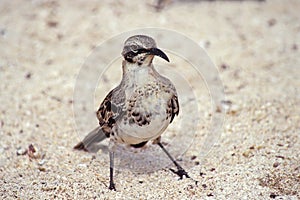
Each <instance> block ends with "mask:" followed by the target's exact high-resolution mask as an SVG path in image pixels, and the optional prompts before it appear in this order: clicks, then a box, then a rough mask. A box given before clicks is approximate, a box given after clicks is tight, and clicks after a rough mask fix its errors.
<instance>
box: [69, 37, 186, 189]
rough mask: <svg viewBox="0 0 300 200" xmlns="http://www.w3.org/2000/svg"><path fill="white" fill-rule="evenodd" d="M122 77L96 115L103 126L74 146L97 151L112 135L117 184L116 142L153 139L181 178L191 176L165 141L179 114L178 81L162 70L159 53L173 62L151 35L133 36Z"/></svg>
mask: <svg viewBox="0 0 300 200" xmlns="http://www.w3.org/2000/svg"><path fill="white" fill-rule="evenodd" d="M121 55H122V56H123V61H122V72H123V73H122V80H121V82H120V84H119V85H118V86H117V87H115V88H114V89H112V90H111V91H110V92H109V93H108V94H107V96H106V97H105V98H104V100H103V101H102V103H101V104H100V107H99V109H98V111H97V112H96V116H97V118H98V120H99V126H98V127H96V128H95V129H94V130H92V131H91V132H90V133H89V134H88V135H87V136H86V137H85V138H84V139H83V140H82V141H81V142H79V143H78V144H77V145H75V146H74V149H77V150H84V151H97V150H99V148H98V147H97V146H96V145H97V144H98V143H99V142H101V141H102V140H104V139H106V138H109V145H108V146H109V147H108V149H109V159H110V177H109V178H110V180H109V189H110V190H116V187H115V183H114V177H113V173H114V155H115V152H114V150H115V146H116V144H118V143H120V144H126V145H130V146H131V147H134V148H142V147H144V146H145V145H146V144H147V143H148V142H149V141H152V143H153V144H157V145H158V146H159V147H160V148H161V149H162V150H163V152H165V153H166V155H167V156H168V157H169V158H170V160H171V161H172V162H173V163H174V165H175V166H176V168H177V171H176V170H174V169H170V170H171V171H172V172H174V173H175V174H177V175H178V176H179V177H180V179H182V178H183V177H184V176H185V177H187V178H190V176H189V175H188V173H187V172H186V170H184V169H183V168H182V167H181V166H180V165H179V164H178V163H177V161H176V160H175V159H174V158H173V157H172V156H171V155H170V153H169V152H168V151H167V149H166V148H165V147H164V145H163V144H162V143H161V135H162V133H163V132H164V131H165V130H166V129H167V127H168V125H169V124H170V123H172V122H173V120H174V117H175V116H177V115H178V114H179V101H178V95H177V91H176V88H175V86H174V84H173V83H172V82H171V81H170V80H169V79H168V78H166V77H164V76H162V75H161V74H159V73H158V71H157V70H156V69H155V67H154V65H153V62H152V61H153V59H154V57H155V56H158V57H160V58H162V59H164V60H166V61H167V62H169V61H170V60H169V58H168V56H167V55H166V54H165V53H164V52H163V51H162V50H160V49H159V48H157V45H156V42H155V40H154V39H153V38H152V37H150V36H147V35H133V36H131V37H129V38H128V39H127V40H126V41H125V43H124V47H123V51H122V53H121Z"/></svg>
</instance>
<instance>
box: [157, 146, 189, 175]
mask: <svg viewBox="0 0 300 200" xmlns="http://www.w3.org/2000/svg"><path fill="white" fill-rule="evenodd" d="M157 144H158V146H160V148H161V149H162V150H163V151H164V152H165V153H166V154H167V156H168V157H169V158H170V160H171V161H172V162H173V163H174V165H175V166H176V167H177V171H175V170H174V169H170V170H171V171H172V172H173V173H175V174H177V175H178V176H179V177H180V179H182V178H183V176H185V177H187V178H191V177H190V176H189V175H188V173H187V172H186V171H185V170H184V169H183V168H182V167H181V166H180V165H179V164H178V163H177V162H176V160H175V159H174V158H173V157H172V156H171V155H170V153H169V152H168V151H167V150H166V149H165V147H164V146H163V145H162V143H160V142H157Z"/></svg>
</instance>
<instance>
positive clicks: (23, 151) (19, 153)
mask: <svg viewBox="0 0 300 200" xmlns="http://www.w3.org/2000/svg"><path fill="white" fill-rule="evenodd" d="M25 154H27V149H24V148H21V147H20V148H18V149H17V156H23V155H25Z"/></svg>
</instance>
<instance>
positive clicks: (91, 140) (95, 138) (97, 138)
mask: <svg viewBox="0 0 300 200" xmlns="http://www.w3.org/2000/svg"><path fill="white" fill-rule="evenodd" d="M105 138H107V137H106V135H105V134H104V133H103V131H102V130H101V128H100V127H97V128H95V129H94V130H92V131H91V132H90V133H89V134H88V135H87V136H86V137H85V138H84V139H83V140H82V141H81V142H79V143H78V144H77V145H75V146H74V147H73V148H74V149H77V150H83V151H88V152H97V151H99V149H100V147H99V145H98V144H99V143H100V142H101V141H102V140H104V139H105Z"/></svg>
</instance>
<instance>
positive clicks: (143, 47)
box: [122, 35, 169, 65]
mask: <svg viewBox="0 0 300 200" xmlns="http://www.w3.org/2000/svg"><path fill="white" fill-rule="evenodd" d="M122 56H123V57H124V59H125V60H126V61H127V62H130V63H136V64H138V65H150V64H151V63H152V60H153V58H154V56H159V57H161V58H163V59H165V60H166V61H168V62H169V58H168V56H167V55H166V54H165V53H164V52H163V51H162V50H160V49H158V48H157V47H156V43H155V41H154V39H153V38H151V37H149V36H146V35H134V36H131V37H130V38H128V39H127V40H126V41H125V43H124V48H123V51H122Z"/></svg>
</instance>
